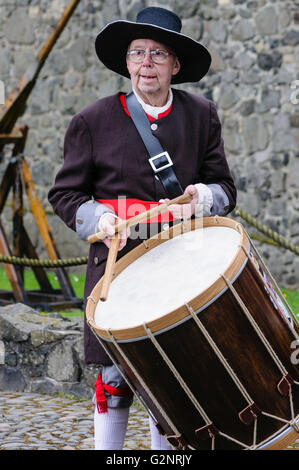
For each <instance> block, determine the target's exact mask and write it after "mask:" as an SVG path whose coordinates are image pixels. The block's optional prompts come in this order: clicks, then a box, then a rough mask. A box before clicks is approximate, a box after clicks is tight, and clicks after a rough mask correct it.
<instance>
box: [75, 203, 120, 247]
mask: <svg viewBox="0 0 299 470" xmlns="http://www.w3.org/2000/svg"><path fill="white" fill-rule="evenodd" d="M106 212H109V213H111V214H114V212H113V211H112V210H110V209H108V207H106V206H105V205H104V204H101V203H100V202H97V201H94V200H90V201H87V202H85V203H84V204H82V205H81V206H80V207H79V208H78V210H77V212H76V232H77V234H78V236H79V237H80V238H81V239H82V240H87V238H88V237H89V235H93V234H94V233H95V232H98V231H99V229H98V223H99V220H100V218H101V216H102V215H103V214H105V213H106Z"/></svg>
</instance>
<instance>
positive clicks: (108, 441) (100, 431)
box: [94, 406, 130, 450]
mask: <svg viewBox="0 0 299 470" xmlns="http://www.w3.org/2000/svg"><path fill="white" fill-rule="evenodd" d="M129 410H130V408H108V413H99V412H98V409H97V407H96V406H95V411H94V444H95V450H122V448H123V444H124V440H125V436H126V431H127V425H128V418H129Z"/></svg>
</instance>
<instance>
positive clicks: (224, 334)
mask: <svg viewBox="0 0 299 470" xmlns="http://www.w3.org/2000/svg"><path fill="white" fill-rule="evenodd" d="M233 287H234V289H235V290H236V292H237V294H238V296H239V297H240V298H241V299H242V301H243V302H244V304H245V306H247V307H246V308H247V309H248V311H249V313H250V315H251V316H252V318H253V320H254V321H255V323H256V324H257V325H258V329H259V330H260V332H261V334H262V335H264V336H265V338H266V340H267V341H268V342H269V344H270V346H271V347H272V348H273V350H274V352H275V354H276V355H277V356H278V358H279V361H280V362H281V364H282V365H283V366H284V367H285V368H286V370H287V371H288V373H289V374H290V375H291V376H292V377H293V379H294V380H296V381H298V379H299V370H298V365H296V364H292V363H291V360H290V357H291V353H292V349H291V344H292V342H293V340H294V334H293V332H292V329H291V328H289V326H288V325H287V323H286V320H285V319H284V318H283V317H282V316H281V315H280V314H279V313H278V312H277V310H276V308H275V307H274V305H273V302H272V300H271V298H270V297H269V294H268V293H267V292H266V289H265V284H264V282H263V281H262V279H261V276H260V274H259V272H258V271H257V269H256V267H255V266H254V265H253V263H252V262H251V261H250V259H247V258H246V261H245V264H244V265H243V266H242V269H241V270H240V272H239V273H238V275H237V276H235V279H234V281H233ZM182 309H186V316H185V318H184V319H183V320H181V321H179V322H177V323H174V324H173V325H172V326H171V327H169V328H165V329H164V330H161V331H160V332H155V338H156V340H157V341H158V342H159V344H160V346H161V347H162V349H163V350H164V351H165V352H166V354H167V357H168V358H169V359H170V360H171V362H172V364H173V365H174V366H175V368H176V370H177V371H178V373H179V374H180V376H181V377H182V378H183V380H184V381H185V383H186V384H187V386H188V388H189V389H190V390H191V392H192V393H193V395H194V396H195V398H196V400H197V401H198V403H199V404H200V406H201V407H202V409H203V410H204V412H205V414H206V415H207V416H208V417H209V420H210V421H211V422H213V423H214V425H215V426H216V428H217V429H219V430H220V431H221V432H222V433H224V434H226V435H228V436H230V437H231V438H233V439H235V440H237V441H240V442H242V443H243V444H244V445H248V446H250V445H252V443H253V434H254V420H253V421H252V422H251V423H250V424H244V422H242V421H241V419H240V417H239V413H240V412H241V411H242V410H244V409H245V408H246V407H247V406H248V401H247V400H246V399H245V397H244V395H243V394H242V392H241V391H240V387H238V386H237V385H236V383H235V381H234V380H233V378H232V376H231V375H230V374H229V373H228V372H227V370H226V369H225V367H224V365H223V364H222V363H221V361H220V360H219V357H218V356H217V354H216V353H215V350H214V349H213V347H212V345H211V343H209V342H208V341H207V339H206V338H205V337H204V335H203V333H202V332H201V331H200V329H199V327H198V325H197V324H196V322H195V321H194V319H193V318H192V317H191V316H190V315H189V316H187V313H188V311H187V307H186V306H182ZM199 310H200V311H199V312H198V313H197V315H198V318H199V319H200V321H201V322H202V325H203V326H204V328H205V329H206V331H207V332H208V334H209V335H210V337H211V339H212V341H213V342H214V343H215V344H216V345H217V348H219V350H220V351H221V353H222V354H223V356H224V358H225V359H226V360H227V361H228V363H229V365H230V366H231V368H232V369H233V372H234V374H235V375H236V376H237V378H238V380H239V381H240V382H241V384H242V387H244V389H245V390H246V394H247V397H248V396H250V398H251V400H252V402H254V403H255V404H256V405H257V406H258V407H259V408H260V409H261V410H262V411H264V412H266V413H269V414H271V415H274V416H276V417H278V418H281V419H284V420H289V419H290V413H291V412H290V399H289V396H288V395H286V396H285V395H282V394H281V393H280V392H279V391H278V388H277V385H278V383H279V382H280V380H281V379H282V376H283V374H282V372H281V371H280V370H279V368H278V366H277V365H276V363H275V361H274V359H273V357H272V355H271V353H269V351H268V350H267V348H266V347H265V344H264V343H263V340H262V339H261V337H260V336H259V333H258V332H257V331H256V330H255V329H254V327H253V326H252V324H251V323H250V321H249V320H248V318H247V316H246V312H245V311H244V308H242V307H241V306H240V304H239V302H238V301H237V299H236V298H235V296H234V295H233V292H232V290H231V289H230V288H229V287H227V288H225V289H223V290H222V291H221V292H219V293H218V294H217V295H216V296H215V298H214V299H213V300H212V301H211V302H210V303H209V304H208V305H206V306H204V305H203V306H202V307H201V309H199ZM92 328H93V330H94V331H95V333H96V334H97V336H98V333H99V332H97V328H96V326H95V325H94V324H93V325H92ZM100 341H101V343H102V344H104V346H105V348H107V349H108V350H109V351H110V354H111V355H112V356H113V357H114V360H115V362H118V363H120V364H122V366H123V367H124V369H125V372H126V374H127V376H128V378H129V380H130V382H131V383H132V384H133V386H134V388H135V390H136V392H137V393H138V394H139V395H140V396H141V397H142V398H143V399H144V401H145V403H146V404H147V406H148V407H149V409H150V410H151V411H152V413H153V414H154V415H155V417H156V419H157V420H158V421H159V423H160V425H161V426H162V428H163V430H164V432H165V433H166V435H169V434H175V432H174V430H173V429H171V425H169V422H170V423H173V424H174V425H175V426H176V428H177V429H178V430H179V432H180V433H182V434H183V436H184V437H185V439H186V440H187V442H188V443H189V445H190V446H191V447H192V448H194V449H210V448H211V440H210V439H209V433H208V432H207V431H205V430H204V429H203V430H202V431H201V432H198V433H197V434H196V433H195V431H196V430H198V429H200V428H204V426H205V424H206V422H205V421H204V420H203V418H202V416H201V414H200V413H199V412H198V410H197V409H196V407H195V406H194V404H193V403H192V401H191V399H190V398H189V397H188V392H187V393H186V390H183V388H182V387H181V385H180V384H179V383H178V381H177V379H176V378H175V377H174V375H173V373H172V372H171V371H170V369H169V366H168V365H167V364H166V363H165V361H164V359H163V358H162V357H161V355H160V353H159V352H158V351H157V349H156V347H155V345H154V344H153V343H152V341H151V339H150V338H148V337H146V332H144V337H143V338H136V339H134V338H133V339H132V338H130V339H128V340H118V341H117V347H116V346H115V344H113V343H112V342H111V341H110V340H108V339H107V338H103V337H101V338H100ZM119 349H120V350H121V353H120V352H119ZM130 363H132V364H133V365H134V370H132V368H130V366H129V364H130ZM140 378H141V381H140ZM143 381H144V382H145V384H146V387H148V388H149V390H150V391H151V393H152V394H153V396H154V397H156V399H157V400H158V403H159V405H160V406H161V407H162V409H163V410H164V412H165V413H166V415H167V417H168V418H169V422H167V421H166V420H165V418H164V417H163V415H162V414H161V413H160V411H159V410H158V408H157V406H156V404H155V402H154V401H153V400H152V398H151V396H149V394H148V393H147V390H146V388H145V387H144V386H143V385H142V382H143ZM292 400H293V406H294V414H295V416H296V415H298V412H299V394H298V386H297V387H296V386H293V387H292ZM283 426H284V423H282V422H281V421H279V420H277V419H273V418H270V417H268V416H264V415H263V414H259V415H258V419H257V434H256V439H257V444H259V443H262V442H264V441H267V440H269V439H270V438H271V436H273V435H274V434H275V433H279V431H280V429H282V428H283ZM215 446H216V449H240V448H242V446H241V445H239V444H237V443H236V442H234V441H233V440H229V439H227V438H225V437H222V436H220V435H219V434H217V435H216V436H215Z"/></svg>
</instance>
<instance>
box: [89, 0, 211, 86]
mask: <svg viewBox="0 0 299 470" xmlns="http://www.w3.org/2000/svg"><path fill="white" fill-rule="evenodd" d="M181 28H182V22H181V20H180V18H179V17H178V16H177V15H176V14H175V13H173V12H172V11H170V10H166V9H165V8H160V7H148V8H144V9H143V10H141V11H140V12H139V13H138V15H137V18H136V22H135V23H134V22H132V21H125V20H119V21H113V22H112V23H109V24H108V25H107V26H105V27H104V28H103V29H102V31H101V32H100V33H99V34H98V36H97V38H96V41H95V48H96V53H97V56H98V58H99V59H100V61H101V62H103V64H104V65H105V66H106V67H107V68H108V69H110V70H113V71H114V72H116V73H118V74H120V75H122V76H124V77H127V78H130V75H129V72H128V69H127V64H126V54H127V49H128V46H129V44H130V43H131V41H133V40H134V39H141V38H142V39H152V40H154V41H157V42H160V43H162V44H165V45H166V46H169V47H171V49H173V50H174V51H175V53H176V55H177V57H178V59H179V61H180V64H181V68H180V71H179V72H178V73H177V75H174V76H173V78H172V83H174V84H175V83H186V82H198V81H199V80H201V79H202V78H203V77H204V76H205V75H206V73H207V72H208V70H209V67H210V64H211V56H210V53H209V51H208V50H207V49H206V48H205V47H204V46H203V45H202V44H200V43H199V42H198V41H195V40H194V39H192V38H190V37H189V36H185V35H184V34H181Z"/></svg>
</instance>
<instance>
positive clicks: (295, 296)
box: [0, 267, 299, 318]
mask: <svg viewBox="0 0 299 470" xmlns="http://www.w3.org/2000/svg"><path fill="white" fill-rule="evenodd" d="M47 276H48V278H49V281H50V282H51V285H52V286H53V288H54V289H59V288H60V285H59V282H58V280H57V277H56V275H55V273H54V272H53V271H48V272H47ZM69 277H70V281H71V283H72V286H73V288H74V291H75V294H76V296H77V297H78V298H79V299H83V295H84V282H85V275H84V274H69ZM24 285H25V289H26V290H33V289H39V284H38V282H37V280H36V278H35V276H34V273H33V271H32V270H31V269H25V272H24ZM0 289H4V290H11V285H10V282H9V280H8V278H7V276H6V272H5V270H4V268H2V267H0ZM281 290H282V293H283V294H284V296H285V298H286V300H287V302H288V304H289V305H290V307H291V309H292V310H293V312H294V313H295V315H296V316H297V317H298V318H299V291H296V290H292V289H286V288H284V287H282V288H281ZM59 313H61V314H62V315H65V316H67V317H72V316H83V311H82V310H79V309H70V310H67V311H63V312H59Z"/></svg>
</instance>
